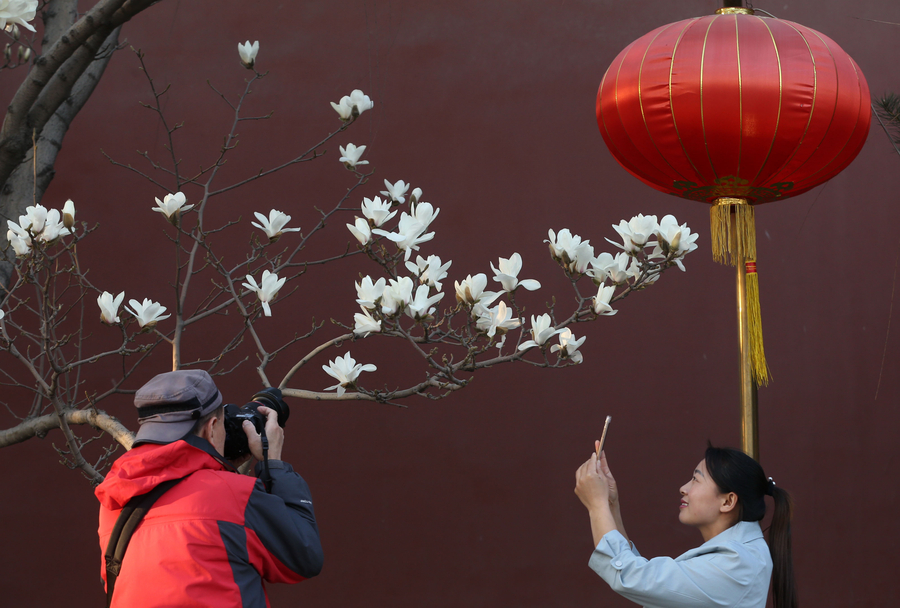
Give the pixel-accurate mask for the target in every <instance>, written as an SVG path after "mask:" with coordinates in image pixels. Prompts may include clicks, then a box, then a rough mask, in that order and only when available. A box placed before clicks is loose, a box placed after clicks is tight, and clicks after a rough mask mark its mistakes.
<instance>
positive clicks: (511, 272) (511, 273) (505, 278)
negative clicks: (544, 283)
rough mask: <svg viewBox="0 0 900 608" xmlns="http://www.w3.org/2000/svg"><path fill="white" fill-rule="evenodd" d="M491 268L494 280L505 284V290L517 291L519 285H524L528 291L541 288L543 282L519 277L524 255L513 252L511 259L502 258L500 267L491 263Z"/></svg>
mask: <svg viewBox="0 0 900 608" xmlns="http://www.w3.org/2000/svg"><path fill="white" fill-rule="evenodd" d="M491 270H493V271H494V280H495V281H497V282H498V283H500V284H501V285H502V286H503V290H504V291H507V292H510V291H515V290H516V288H517V287H524V288H525V289H527V290H528V291H534V290H535V289H540V288H541V284H540V283H539V282H537V281H535V280H534V279H523V280H521V281H520V280H519V279H518V278H517V277H518V275H519V272H520V271H521V270H522V256H521V255H519V254H518V253H513V254H512V255H511V256H509V259H506V258H500V268H499V269H497V268H494V264H493V262H492V263H491Z"/></svg>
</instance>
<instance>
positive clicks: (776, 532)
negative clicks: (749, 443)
mask: <svg viewBox="0 0 900 608" xmlns="http://www.w3.org/2000/svg"><path fill="white" fill-rule="evenodd" d="M706 468H707V470H708V471H709V473H710V475H711V476H712V478H713V481H715V482H716V485H717V486H718V487H719V491H720V492H722V493H723V494H727V493H728V492H734V493H735V494H737V497H738V508H739V509H740V511H739V518H740V520H741V521H760V520H761V519H762V518H763V517H765V515H766V495H768V496H771V497H772V498H773V499H774V500H775V511H774V513H773V514H772V525H771V526H770V527H769V553H770V554H771V555H772V597H773V599H774V601H775V608H797V606H798V603H797V588H796V587H795V585H794V562H793V557H792V555H791V517H792V516H793V511H794V504H793V502H792V501H791V497H790V495H789V494H788V493H787V492H785V491H784V490H782V489H781V488H779V487H777V486H776V485H775V482H774V481H772V478H771V477H769V478H766V476H765V473H763V469H762V466H760V464H759V463H758V462H757V461H755V460H754V459H753V458H751V457H750V456H747V454H745V453H744V452H741V451H740V450H735V449H732V448H716V447H713V446H712V445H708V446H707V448H706Z"/></svg>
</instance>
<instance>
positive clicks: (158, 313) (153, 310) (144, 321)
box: [125, 298, 172, 327]
mask: <svg viewBox="0 0 900 608" xmlns="http://www.w3.org/2000/svg"><path fill="white" fill-rule="evenodd" d="M128 303H129V304H131V308H128V307H127V306H126V307H125V310H127V311H128V312H130V313H131V314H133V315H134V318H135V319H137V322H138V325H140V326H141V327H153V326H154V325H156V322H157V321H162V320H163V319H168V318H169V317H171V316H172V315H164V314H163V313H164V312H166V307H165V306H162V305H160V303H159V302H154V301H153V300H151V299H150V298H144V302H143V303H141V302H138V301H137V300H128Z"/></svg>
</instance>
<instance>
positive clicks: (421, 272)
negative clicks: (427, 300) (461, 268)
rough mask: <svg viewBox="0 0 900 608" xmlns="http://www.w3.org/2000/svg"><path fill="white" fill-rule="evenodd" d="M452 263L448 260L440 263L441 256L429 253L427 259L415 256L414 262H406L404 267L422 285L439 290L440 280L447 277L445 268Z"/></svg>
mask: <svg viewBox="0 0 900 608" xmlns="http://www.w3.org/2000/svg"><path fill="white" fill-rule="evenodd" d="M452 263H453V262H452V261H450V262H447V263H446V264H443V265H441V258H439V257H438V256H436V255H430V256H428V259H425V258H423V257H422V256H420V255H419V256H416V263H415V264H413V263H412V262H407V263H406V267H407V268H408V269H409V271H410V272H411V273H413V274H414V275H416V276H417V277H419V282H420V283H421V284H422V285H428V286H429V287H434V288H435V289H437V290H438V291H440V289H441V281H443V280H444V279H446V278H447V269H448V268H450V264H452Z"/></svg>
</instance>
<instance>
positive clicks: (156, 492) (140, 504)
mask: <svg viewBox="0 0 900 608" xmlns="http://www.w3.org/2000/svg"><path fill="white" fill-rule="evenodd" d="M184 479H186V478H185V477H181V478H179V479H170V480H169V481H164V482H163V483H161V484H159V485H158V486H156V487H155V488H153V489H152V490H150V491H149V492H147V493H146V494H141V495H140V496H135V497H133V498H132V499H131V500H129V501H128V504H126V505H125V507H124V508H123V509H122V511H121V512H120V513H119V518H118V519H117V520H116V524H115V526H113V531H112V534H111V535H110V537H109V544H108V545H106V553H104V554H103V559H104V560H105V561H106V606H107V608H109V606H110V605H111V604H112V597H113V592H114V591H115V588H116V578H118V576H119V571H120V570H121V569H122V560H123V559H124V558H125V549H127V548H128V543H129V542H131V535H132V534H134V530H135V529H136V528H137V526H138V524H139V523H141V520H142V519H144V516H145V515H146V514H147V511H149V510H150V507H152V506H153V503H155V502H156V501H157V499H159V497H160V496H162V495H163V494H165V493H166V492H168V491H169V490H170V489H171V488H172V487H173V486H175V485H176V484H177V483H178V482H180V481H182V480H184Z"/></svg>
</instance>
